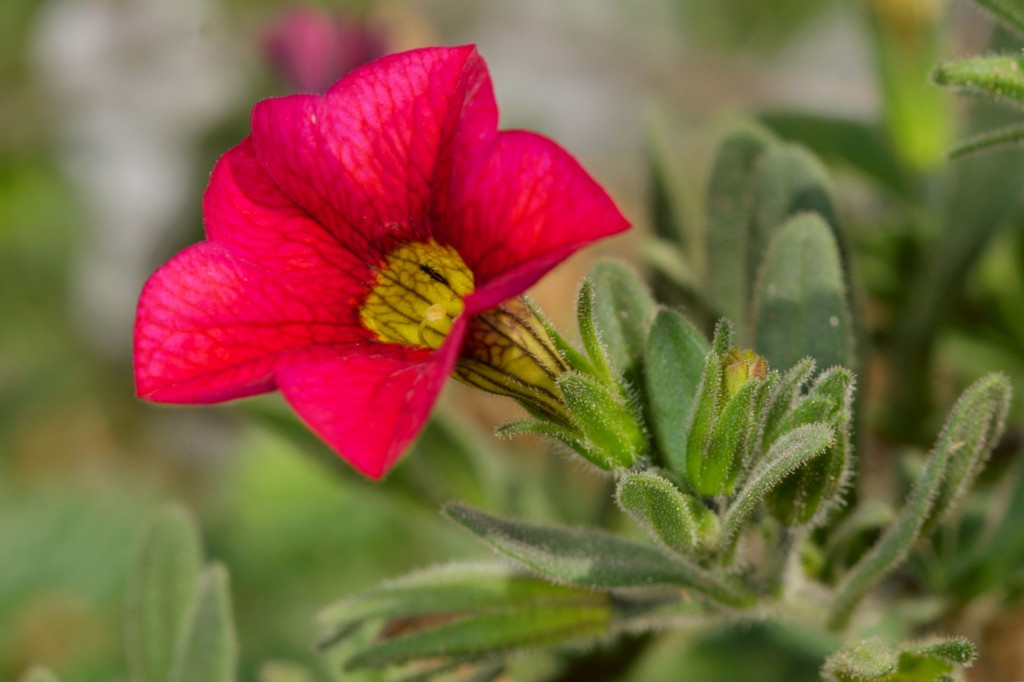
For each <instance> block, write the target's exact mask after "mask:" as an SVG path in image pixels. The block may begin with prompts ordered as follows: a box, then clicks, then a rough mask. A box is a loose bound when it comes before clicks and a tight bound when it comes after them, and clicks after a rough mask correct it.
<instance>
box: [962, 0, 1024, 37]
mask: <svg viewBox="0 0 1024 682" xmlns="http://www.w3.org/2000/svg"><path fill="white" fill-rule="evenodd" d="M974 2H976V3H978V4H979V5H981V6H982V7H984V8H985V9H987V10H988V11H989V12H991V13H992V14H994V15H995V16H996V17H997V18H999V20H1000V21H1002V22H1003V24H1004V25H1005V26H1006V27H1007V28H1009V29H1012V30H1014V31H1016V32H1017V33H1018V34H1019V35H1024V5H1022V4H1021V3H1020V0H974Z"/></svg>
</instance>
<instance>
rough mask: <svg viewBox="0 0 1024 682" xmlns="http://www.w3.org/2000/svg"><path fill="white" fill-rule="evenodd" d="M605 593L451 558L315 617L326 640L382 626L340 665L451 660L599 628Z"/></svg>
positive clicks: (554, 641) (580, 636) (608, 610)
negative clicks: (363, 627) (454, 561)
mask: <svg viewBox="0 0 1024 682" xmlns="http://www.w3.org/2000/svg"><path fill="white" fill-rule="evenodd" d="M611 616H612V606H611V600H610V599H609V597H608V595H606V594H602V593H598V592H593V591H591V590H584V589H579V588H572V587H566V586H560V585H552V584H551V583H548V582H546V581H544V580H541V579H540V578H537V577H534V576H532V575H529V574H527V573H525V572H523V571H522V570H521V569H513V568H511V567H509V566H507V565H505V564H499V563H482V562H481V563H471V564H451V565H448V566H440V567H435V568H430V569H426V570H423V571H419V572H417V573H413V574H411V575H408V576H405V577H402V578H399V579H397V580H392V581H388V582H386V583H383V584H381V585H379V586H378V587H375V588H373V589H370V590H368V591H366V592H363V593H361V594H357V595H355V596H352V597H349V598H347V599H344V600H342V601H340V602H338V603H336V604H333V605H332V606H330V607H328V608H327V609H326V610H325V611H324V612H322V613H321V614H320V616H319V619H318V620H319V621H320V623H321V625H322V626H323V632H324V636H325V640H324V641H323V643H322V644H321V646H320V648H321V649H322V650H323V649H326V648H329V647H334V646H336V645H337V644H339V643H340V642H341V641H342V640H343V639H345V638H348V637H351V636H352V635H354V634H355V633H357V632H358V631H359V627H360V626H361V625H363V624H364V623H373V624H376V623H379V622H381V621H382V620H383V621H385V623H386V625H385V626H384V628H383V630H382V631H381V632H380V633H379V634H377V635H376V636H375V637H372V638H370V639H367V640H365V641H363V640H361V639H360V638H354V639H355V640H356V641H357V646H356V648H355V649H353V650H351V653H350V655H349V659H348V661H347V667H348V668H350V669H351V668H361V667H380V666H384V665H391V664H399V663H403V662H406V661H411V660H415V659H418V658H440V657H445V658H447V657H454V659H455V660H456V662H457V661H460V660H465V659H473V658H478V657H480V656H484V655H488V654H493V653H496V652H500V651H508V650H512V649H526V648H536V647H542V646H543V647H546V646H554V645H558V644H562V643H566V642H570V641H582V640H586V639H592V638H595V637H599V636H601V635H604V634H606V633H607V629H608V624H609V622H610V620H611Z"/></svg>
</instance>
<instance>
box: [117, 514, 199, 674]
mask: <svg viewBox="0 0 1024 682" xmlns="http://www.w3.org/2000/svg"><path fill="white" fill-rule="evenodd" d="M201 568H202V550H201V548H200V540H199V531H198V529H197V528H196V523H195V521H194V520H193V518H192V517H191V515H190V514H189V513H188V512H187V511H186V510H185V509H183V508H182V507H179V506H170V505H169V506H167V507H164V508H163V509H162V510H161V511H160V513H159V515H158V516H157V517H156V518H155V519H154V520H153V522H152V524H151V525H150V527H149V529H148V530H147V532H146V534H145V536H144V537H143V540H142V544H141V545H140V547H139V551H138V554H137V556H136V559H135V563H134V566H133V568H132V573H131V576H130V578H129V583H128V595H127V613H126V621H125V625H126V630H125V645H126V648H127V652H126V653H127V658H128V668H129V671H130V674H131V679H132V680H134V681H135V682H167V679H168V675H169V674H170V671H171V665H172V661H173V658H174V651H175V647H176V646H177V643H178V642H179V641H180V638H181V636H182V634H183V631H184V628H185V623H186V618H187V617H188V610H189V608H190V606H191V604H192V602H193V599H194V596H195V593H196V583H197V582H198V580H199V573H200V570H201Z"/></svg>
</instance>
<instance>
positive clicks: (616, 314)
mask: <svg viewBox="0 0 1024 682" xmlns="http://www.w3.org/2000/svg"><path fill="white" fill-rule="evenodd" d="M588 277H589V279H590V280H591V281H592V282H593V283H594V319H595V325H596V327H597V331H598V334H599V335H600V339H601V342H602V343H603V345H604V348H605V350H606V352H607V354H608V359H609V363H610V364H611V366H612V368H613V369H614V370H616V371H618V372H621V373H622V375H623V376H625V377H626V379H627V380H628V381H630V382H634V383H635V382H636V380H637V379H638V378H639V376H640V365H641V363H642V362H643V355H644V347H645V346H646V344H647V335H648V333H650V330H651V323H652V322H654V316H655V315H656V314H657V312H658V306H657V304H656V303H655V302H654V299H653V298H652V297H651V292H650V291H649V290H648V288H647V284H646V283H645V282H644V281H643V279H642V278H641V277H640V274H639V273H638V272H637V271H636V270H635V269H634V268H632V267H630V266H628V265H626V264H625V263H620V262H618V261H611V260H606V261H600V262H598V263H596V264H595V265H594V266H593V267H592V268H590V272H589V273H588Z"/></svg>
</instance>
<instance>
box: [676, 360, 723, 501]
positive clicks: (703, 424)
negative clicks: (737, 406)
mask: <svg viewBox="0 0 1024 682" xmlns="http://www.w3.org/2000/svg"><path fill="white" fill-rule="evenodd" d="M721 396H722V362H721V358H720V357H719V355H718V354H717V353H715V351H713V350H712V351H709V352H708V354H707V357H706V358H705V360H704V371H703V375H702V377H701V381H700V386H698V387H697V404H696V405H694V406H693V408H692V409H691V410H690V418H689V420H688V423H687V425H686V461H685V462H684V465H685V469H683V472H685V473H686V476H687V479H688V480H689V481H690V484H691V485H693V486H694V487H698V481H700V479H701V469H702V467H703V462H704V457H705V455H706V454H707V451H708V447H709V446H710V445H711V438H712V436H713V435H714V433H715V423H716V422H717V419H718V410H719V403H720V401H721V399H722V397H721Z"/></svg>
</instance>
